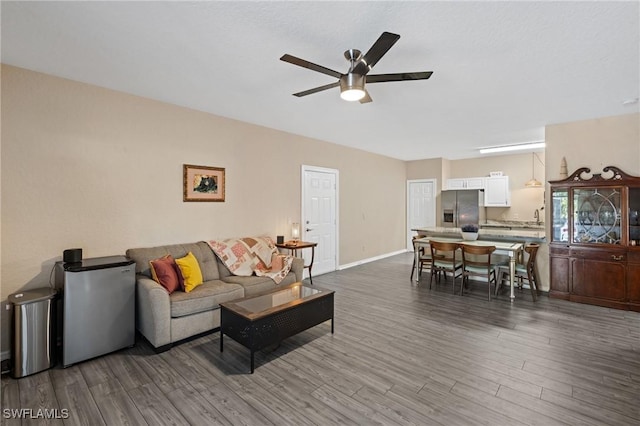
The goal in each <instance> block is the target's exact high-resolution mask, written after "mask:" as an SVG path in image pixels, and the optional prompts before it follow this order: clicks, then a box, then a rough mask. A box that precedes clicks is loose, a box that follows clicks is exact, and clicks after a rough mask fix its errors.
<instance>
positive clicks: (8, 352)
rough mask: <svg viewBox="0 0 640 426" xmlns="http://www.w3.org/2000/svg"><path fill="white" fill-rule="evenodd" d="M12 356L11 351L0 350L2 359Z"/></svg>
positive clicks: (0, 359)
mask: <svg viewBox="0 0 640 426" xmlns="http://www.w3.org/2000/svg"><path fill="white" fill-rule="evenodd" d="M9 358H11V351H2V352H0V361H4V360H7V359H9Z"/></svg>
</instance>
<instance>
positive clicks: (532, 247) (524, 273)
mask: <svg viewBox="0 0 640 426" xmlns="http://www.w3.org/2000/svg"><path fill="white" fill-rule="evenodd" d="M539 248H540V244H536V243H531V244H527V245H526V246H525V247H524V251H525V253H526V254H527V255H528V256H527V262H526V263H516V274H515V279H516V280H518V287H519V288H520V289H522V285H523V281H524V280H527V283H528V284H529V289H530V290H531V297H532V298H533V301H534V302H535V301H536V300H537V299H538V297H537V293H538V291H539V290H540V288H539V286H538V277H537V275H536V255H537V254H538V249H539ZM505 274H506V275H507V277H508V276H509V267H504V266H501V267H500V276H499V280H498V285H497V286H496V295H497V294H498V290H499V289H500V286H501V285H502V282H503V281H504V279H505Z"/></svg>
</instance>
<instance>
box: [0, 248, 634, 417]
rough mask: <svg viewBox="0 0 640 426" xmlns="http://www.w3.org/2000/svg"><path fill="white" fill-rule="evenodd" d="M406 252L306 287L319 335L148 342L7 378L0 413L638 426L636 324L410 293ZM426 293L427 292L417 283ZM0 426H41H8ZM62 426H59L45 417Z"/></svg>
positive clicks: (566, 306) (609, 315)
mask: <svg viewBox="0 0 640 426" xmlns="http://www.w3.org/2000/svg"><path fill="white" fill-rule="evenodd" d="M411 261H412V257H411V255H410V254H402V255H398V256H394V257H391V258H388V259H384V260H381V261H377V262H373V263H369V264H366V265H362V266H358V267H354V268H350V269H348V270H344V271H340V272H335V273H331V274H326V275H323V276H318V277H314V284H315V285H316V286H320V287H325V288H329V289H333V290H335V291H336V298H335V304H336V317H335V327H336V331H335V334H334V335H331V332H330V325H329V323H324V324H321V325H319V326H317V327H315V328H312V329H310V330H308V331H306V332H303V333H302V334H300V335H298V336H295V337H292V338H290V339H288V340H287V341H285V342H283V343H282V345H281V346H280V347H278V348H272V349H271V350H266V351H263V352H260V353H258V354H257V355H256V371H255V373H254V374H253V375H250V374H248V369H249V354H248V351H247V350H246V349H244V348H243V347H241V346H240V345H239V344H237V343H235V342H233V341H232V340H231V339H228V338H227V339H225V351H224V353H222V354H221V353H220V352H219V349H218V344H219V334H218V333H213V334H210V335H208V336H205V337H201V338H198V339H195V340H192V341H190V342H186V343H183V344H181V345H179V346H176V347H174V348H172V349H171V350H170V351H167V352H164V353H162V354H160V355H156V354H154V353H153V351H152V350H151V349H150V347H149V345H148V344H147V343H145V342H144V341H143V342H139V343H138V344H137V345H136V346H135V347H134V348H131V349H126V350H122V351H120V352H117V353H114V354H110V355H107V356H103V357H100V358H97V359H94V360H90V361H86V362H84V363H81V364H79V365H75V366H72V367H70V368H67V369H61V368H55V369H52V370H48V371H46V372H42V373H39V374H36V375H33V376H30V377H26V378H22V379H20V380H13V379H10V378H8V377H3V378H2V408H3V409H11V408H31V409H33V411H32V413H33V416H35V415H36V414H37V413H38V411H37V410H38V409H39V408H46V409H52V408H56V409H59V410H62V409H67V410H68V414H69V418H68V419H66V420H64V424H65V425H71V424H74V425H99V424H109V425H124V424H143V425H144V424H149V425H165V424H167V425H168V424H172V425H174V424H176V425H182V424H192V425H229V424H243V425H263V424H267V425H268V424H275V425H282V424H292V425H307V424H318V425H333V424H367V425H369V424H384V425H395V424H398V425H407V424H415V425H437V424H443V425H467V424H483V425H518V424H529V425H554V424H567V425H603V424H606V425H638V424H639V423H640V314H638V313H633V312H625V311H618V310H611V309H607V308H600V307H594V306H589V305H582V304H576V303H569V302H565V301H560V300H555V299H549V298H547V297H546V296H543V297H541V298H540V300H539V301H538V302H537V303H535V304H534V303H532V302H531V295H530V294H529V293H528V291H524V292H518V293H517V296H518V298H517V299H516V301H515V303H513V304H511V303H510V302H509V298H508V296H507V294H504V295H501V296H500V297H499V298H498V299H497V300H492V301H491V302H488V301H487V300H486V287H485V288H483V287H477V288H475V287H474V288H472V289H471V293H470V294H467V295H465V296H464V297H460V296H454V295H452V294H451V292H450V290H451V287H450V284H444V283H442V284H440V285H438V287H437V288H435V289H433V290H429V289H428V285H426V284H424V283H423V284H420V285H418V286H416V285H415V284H412V283H411V282H410V281H409V273H410V265H411ZM427 282H428V280H427ZM2 413H3V415H2V417H3V424H8V425H13V424H25V425H26V424H46V423H47V422H45V421H42V420H31V419H30V420H22V423H20V420H9V419H5V418H4V417H5V415H6V411H4V410H3V412H2ZM50 423H52V424H63V421H62V420H57V421H51V422H50Z"/></svg>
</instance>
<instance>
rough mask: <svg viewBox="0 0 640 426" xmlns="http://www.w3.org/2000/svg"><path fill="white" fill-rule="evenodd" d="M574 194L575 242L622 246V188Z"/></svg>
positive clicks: (583, 189) (584, 190)
mask: <svg viewBox="0 0 640 426" xmlns="http://www.w3.org/2000/svg"><path fill="white" fill-rule="evenodd" d="M573 191H574V192H573V221H574V229H573V242H574V243H604V244H621V234H620V229H621V228H620V203H621V199H622V197H621V194H620V188H574V189H573Z"/></svg>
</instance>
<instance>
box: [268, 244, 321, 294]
mask: <svg viewBox="0 0 640 426" xmlns="http://www.w3.org/2000/svg"><path fill="white" fill-rule="evenodd" d="M317 245H318V243H311V242H306V241H285V242H284V243H276V247H278V248H283V249H287V250H289V252H290V253H291V254H292V255H293V256H296V257H297V255H298V250H301V249H305V248H310V249H311V262H310V263H309V264H308V265H304V267H305V268H307V269H308V270H309V282H310V283H311V285H313V278H312V277H311V268H313V258H314V257H315V254H316V246H317Z"/></svg>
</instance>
